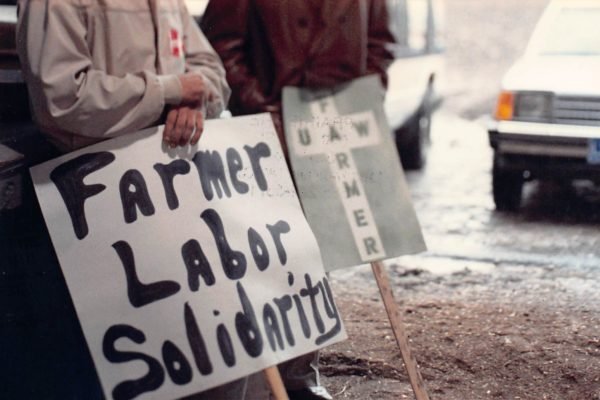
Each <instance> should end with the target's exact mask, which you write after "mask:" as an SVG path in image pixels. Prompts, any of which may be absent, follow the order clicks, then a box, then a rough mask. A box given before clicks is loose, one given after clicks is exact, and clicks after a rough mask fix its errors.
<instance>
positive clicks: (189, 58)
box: [181, 2, 231, 118]
mask: <svg viewBox="0 0 600 400" xmlns="http://www.w3.org/2000/svg"><path fill="white" fill-rule="evenodd" d="M181 10H182V19H183V30H184V49H185V62H186V72H194V73H198V74H200V75H201V76H202V77H203V78H204V81H205V84H206V86H207V89H208V90H209V92H210V93H211V96H210V100H209V101H208V102H207V104H206V112H207V117H208V118H215V117H218V116H219V115H220V114H221V112H223V110H224V109H225V108H226V106H227V102H228V101H229V96H230V94H231V90H230V89H229V86H228V84H227V81H226V79H225V69H224V68H223V64H222V63H221V60H220V58H219V56H218V55H217V53H216V52H215V50H214V49H213V48H212V47H211V45H210V43H209V42H208V40H207V39H206V37H205V36H204V34H203V33H202V31H200V28H199V27H198V25H197V24H196V21H194V19H193V18H192V17H191V16H190V14H189V12H188V10H187V7H186V6H185V4H183V2H182V6H181Z"/></svg>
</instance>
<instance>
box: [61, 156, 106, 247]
mask: <svg viewBox="0 0 600 400" xmlns="http://www.w3.org/2000/svg"><path fill="white" fill-rule="evenodd" d="M113 161H115V155H114V154H113V153H110V152H108V151H103V152H99V153H88V154H83V155H81V156H79V157H76V158H74V159H72V160H69V161H67V162H65V163H63V164H61V165H59V166H58V167H56V168H54V169H53V170H52V172H50V179H52V182H54V184H55V185H56V188H57V189H58V191H59V192H60V195H61V196H62V199H63V201H64V202H65V206H66V207H67V211H68V212H69V216H70V217H71V223H72V224H73V230H74V231H75V236H76V237H77V239H79V240H81V239H83V238H84V237H86V236H87V234H88V232H89V230H88V225H87V220H86V218H85V201H86V200H87V199H89V198H90V197H92V196H95V195H97V194H98V193H100V192H102V191H103V190H104V189H106V186H105V185H102V184H94V185H86V184H84V183H83V179H84V178H85V177H86V176H88V175H90V174H91V173H93V172H96V171H98V170H101V169H102V168H104V167H106V166H107V165H109V164H110V163H112V162H113Z"/></svg>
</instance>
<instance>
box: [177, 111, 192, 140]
mask: <svg viewBox="0 0 600 400" xmlns="http://www.w3.org/2000/svg"><path fill="white" fill-rule="evenodd" d="M182 112H185V114H186V123H185V127H184V131H183V134H182V135H181V138H180V139H179V145H180V146H185V145H187V144H188V143H189V142H190V138H191V137H192V135H193V134H194V130H195V129H196V118H195V110H192V109H190V108H185V109H183V110H182Z"/></svg>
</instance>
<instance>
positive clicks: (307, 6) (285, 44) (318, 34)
mask: <svg viewBox="0 0 600 400" xmlns="http://www.w3.org/2000/svg"><path fill="white" fill-rule="evenodd" d="M202 29H203V31H204V33H205V34H206V36H207V38H208V39H209V41H210V42H211V44H212V45H213V47H214V48H215V50H216V51H217V53H219V55H220V56H221V59H222V60H223V64H224V65H225V69H226V71H227V80H228V82H229V84H230V86H231V88H232V97H231V101H230V104H229V109H230V111H231V112H232V114H233V115H244V114H253V113H260V112H270V113H271V116H272V118H273V122H274V124H275V127H276V129H277V133H278V135H279V140H280V143H281V145H282V147H283V149H284V152H286V151H287V146H286V142H285V136H284V134H283V128H282V120H281V118H282V117H281V115H282V104H281V93H282V89H283V88H284V87H285V86H296V87H303V88H314V89H323V88H332V87H334V86H337V85H339V84H342V83H344V82H347V81H350V80H352V79H355V78H358V77H361V76H364V75H369V74H378V75H379V76H380V78H381V81H382V83H383V85H384V86H385V85H386V84H387V75H386V69H387V67H388V66H389V64H390V63H391V61H392V60H393V55H392V54H391V53H390V51H389V50H388V49H387V48H386V46H387V44H389V43H392V42H393V41H394V38H393V35H392V33H391V32H390V31H389V28H388V12H387V8H386V3H385V0H277V1H272V0H211V1H210V2H209V4H208V6H207V8H206V11H205V13H204V16H203V18H202ZM317 364H318V353H311V354H308V355H306V356H302V357H299V358H297V359H294V360H291V361H289V362H286V363H283V364H281V365H280V366H279V369H280V371H281V373H282V377H283V380H284V383H285V385H286V388H287V390H288V395H289V396H290V399H291V400H296V399H302V400H311V399H331V396H330V395H329V393H327V390H326V389H325V388H323V387H322V386H321V385H320V383H319V375H318V367H317Z"/></svg>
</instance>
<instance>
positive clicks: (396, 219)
mask: <svg viewBox="0 0 600 400" xmlns="http://www.w3.org/2000/svg"><path fill="white" fill-rule="evenodd" d="M326 96H333V100H334V103H335V106H336V108H337V111H338V112H339V114H340V116H341V117H342V118H343V116H344V115H348V114H353V113H357V112H364V111H372V112H373V113H374V114H375V120H376V123H377V125H378V127H379V132H380V133H381V136H382V137H381V141H380V142H379V144H378V145H375V146H368V147H363V148H356V149H353V150H351V152H352V156H353V158H354V162H355V164H356V167H357V169H358V172H359V175H360V178H361V180H362V184H363V188H364V191H365V192H366V197H367V199H368V203H369V205H370V208H371V211H372V213H373V217H374V220H375V224H376V226H377V229H378V231H379V236H380V238H381V241H382V244H383V247H384V249H385V254H386V258H392V257H397V256H400V255H405V254H414V253H417V252H421V251H424V250H425V249H426V246H425V242H424V239H423V235H422V233H421V228H420V225H419V222H418V220H417V216H416V213H415V211H414V208H413V206H412V203H411V200H410V195H409V190H408V187H407V185H406V181H405V177H404V173H403V171H402V169H401V167H400V161H399V158H398V154H397V151H396V148H395V144H394V142H393V140H392V136H391V133H390V129H389V126H388V124H387V120H386V118H385V114H384V111H383V96H384V90H383V88H382V86H381V84H380V81H379V78H378V77H377V76H374V75H373V76H367V77H363V78H359V79H357V80H355V81H352V82H350V83H348V84H344V85H342V86H340V87H337V88H335V89H333V90H326V91H323V90H319V91H312V90H308V89H299V88H292V87H287V88H285V89H284V92H283V104H284V106H283V117H284V127H285V132H286V140H287V143H288V146H289V156H290V161H291V164H292V169H293V174H294V178H295V182H296V186H297V188H298V193H299V196H300V200H301V202H302V207H303V208H304V212H305V214H306V217H307V219H308V222H309V224H310V226H311V228H312V230H313V232H314V234H315V236H316V237H317V241H318V243H319V246H320V248H321V254H322V256H323V262H324V265H325V268H326V269H327V270H333V269H337V268H343V267H348V266H354V265H359V264H363V263H364V262H365V260H362V259H361V256H360V254H359V251H358V249H357V247H356V244H355V241H354V237H353V233H352V229H351V226H350V222H349V221H348V219H347V217H346V214H345V211H344V206H343V203H342V200H341V198H340V195H339V193H338V191H337V189H336V185H335V179H336V176H334V175H333V173H332V171H331V168H330V165H329V163H328V161H327V159H326V156H325V155H322V154H318V155H309V156H298V155H297V153H296V151H295V150H296V149H294V140H293V138H292V135H293V134H294V135H295V134H296V132H292V130H291V127H292V124H294V123H297V122H306V123H310V122H314V117H313V115H312V114H311V109H310V102H312V101H314V100H317V99H319V98H323V97H326Z"/></svg>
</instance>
